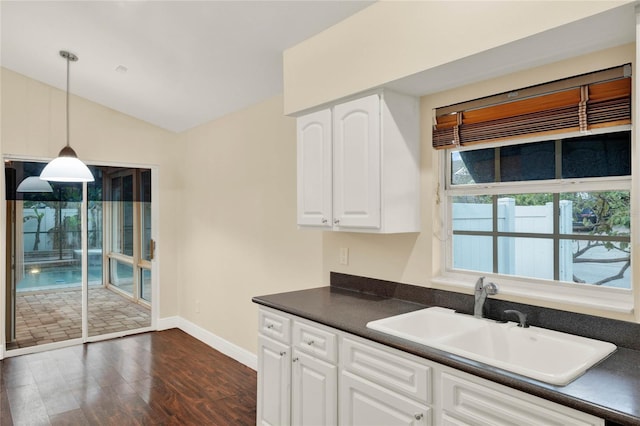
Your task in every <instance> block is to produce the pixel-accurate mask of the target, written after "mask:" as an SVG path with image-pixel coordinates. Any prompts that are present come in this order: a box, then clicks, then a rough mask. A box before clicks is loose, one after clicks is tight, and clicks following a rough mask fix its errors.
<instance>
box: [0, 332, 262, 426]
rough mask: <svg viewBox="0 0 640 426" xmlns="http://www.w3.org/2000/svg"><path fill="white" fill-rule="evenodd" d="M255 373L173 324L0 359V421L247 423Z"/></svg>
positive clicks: (253, 401)
mask: <svg viewBox="0 0 640 426" xmlns="http://www.w3.org/2000/svg"><path fill="white" fill-rule="evenodd" d="M255 416H256V373H255V371H253V370H252V369H250V368H248V367H246V366H244V365H242V364H240V363H238V362H236V361H234V360H232V359H230V358H228V357H226V356H225V355H223V354H221V353H219V352H217V351H215V350H213V349H211V348H210V347H209V346H207V345H205V344H204V343H202V342H200V341H198V340H197V339H194V338H193V337H191V336H189V335H187V334H186V333H184V332H182V331H180V330H177V329H172V330H166V331H162V332H151V333H144V334H138V335H134V336H128V337H124V338H120V339H114V340H109V341H103V342H96V343H88V344H85V345H82V346H74V347H70V348H63V349H59V350H53V351H49V352H42V353H38V354H32V355H23V356H19V357H14V358H8V359H5V360H3V361H1V362H0V424H2V425H3V426H4V425H19V424H45V425H46V424H51V425H109V426H111V425H118V426H120V425H138V424H139V425H166V426H170V425H216V426H225V425H234V426H236V425H254V424H255V421H256V417H255Z"/></svg>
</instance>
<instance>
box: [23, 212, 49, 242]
mask: <svg viewBox="0 0 640 426" xmlns="http://www.w3.org/2000/svg"><path fill="white" fill-rule="evenodd" d="M38 206H39V203H36V204H33V205H30V206H25V208H31V209H33V213H34V214H33V215H29V216H24V218H23V219H22V220H23V222H27V221H29V220H31V219H36V220H37V221H38V224H37V225H36V235H35V239H34V241H33V249H32V251H38V249H39V246H40V226H41V225H42V219H43V218H44V215H45V213H44V212H43V213H40V212H38Z"/></svg>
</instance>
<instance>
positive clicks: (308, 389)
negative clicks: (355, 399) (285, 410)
mask: <svg viewBox="0 0 640 426" xmlns="http://www.w3.org/2000/svg"><path fill="white" fill-rule="evenodd" d="M292 371H293V373H292V376H293V380H292V385H291V387H292V391H291V405H292V407H291V420H292V422H291V423H292V424H294V425H308V426H311V425H318V426H320V425H328V426H330V425H336V424H337V421H338V367H336V366H335V365H332V364H329V363H327V362H324V361H321V360H319V359H317V358H314V357H312V356H310V355H307V354H305V353H304V352H300V351H299V350H297V349H296V350H294V351H293V359H292Z"/></svg>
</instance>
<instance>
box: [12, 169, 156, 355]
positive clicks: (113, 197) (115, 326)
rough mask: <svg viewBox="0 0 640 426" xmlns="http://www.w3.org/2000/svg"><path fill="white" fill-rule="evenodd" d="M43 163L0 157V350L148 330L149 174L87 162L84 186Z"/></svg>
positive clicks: (142, 171) (150, 297) (149, 295)
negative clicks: (1, 196) (55, 175)
mask: <svg viewBox="0 0 640 426" xmlns="http://www.w3.org/2000/svg"><path fill="white" fill-rule="evenodd" d="M44 165H45V163H42V162H25V161H15V160H12V161H5V177H6V225H5V226H6V254H7V256H6V260H5V261H6V281H5V282H6V290H5V295H6V297H5V301H6V305H5V312H6V315H5V335H6V343H7V346H6V347H7V350H13V349H21V348H28V347H33V346H41V345H45V344H49V343H59V342H64V341H69V340H73V339H77V340H78V341H79V342H81V341H85V340H86V339H87V338H94V337H97V336H107V337H109V336H116V335H123V334H126V333H128V332H131V331H134V330H135V331H140V330H144V329H148V328H150V327H151V302H152V292H151V278H152V276H151V264H152V259H153V252H154V243H153V240H152V239H151V235H152V228H151V212H152V208H151V171H150V170H149V169H136V168H126V169H125V168H117V169H116V168H113V167H90V168H91V169H92V172H93V174H94V177H95V182H91V183H88V184H86V185H87V186H86V189H85V188H83V184H80V183H61V182H45V181H41V180H40V179H39V178H38V176H39V174H40V171H41V170H42V168H43V167H44ZM83 236H84V237H83ZM83 238H86V252H85V249H84V247H83ZM84 301H86V303H83V302H84ZM83 305H84V306H83Z"/></svg>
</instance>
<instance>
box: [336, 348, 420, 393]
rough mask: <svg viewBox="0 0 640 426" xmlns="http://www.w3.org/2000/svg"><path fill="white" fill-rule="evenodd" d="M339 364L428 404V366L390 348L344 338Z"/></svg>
mask: <svg viewBox="0 0 640 426" xmlns="http://www.w3.org/2000/svg"><path fill="white" fill-rule="evenodd" d="M340 359H341V364H342V365H343V366H344V368H345V369H346V370H348V371H351V372H352V373H354V374H357V375H358V376H361V377H364V378H366V379H368V380H370V381H372V382H374V383H377V384H379V385H381V386H383V387H385V388H388V389H391V390H393V391H395V392H399V393H402V394H403V395H406V396H408V397H411V398H414V399H416V400H417V401H420V402H422V403H426V404H431V402H432V401H431V368H430V367H428V366H426V365H423V364H419V363H417V362H414V361H412V360H410V359H408V357H403V356H400V355H398V354H396V353H395V351H392V350H384V349H382V348H376V347H372V346H370V345H368V344H363V343H360V342H358V341H355V340H353V339H350V338H347V337H345V338H343V339H342V345H341V353H340Z"/></svg>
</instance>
